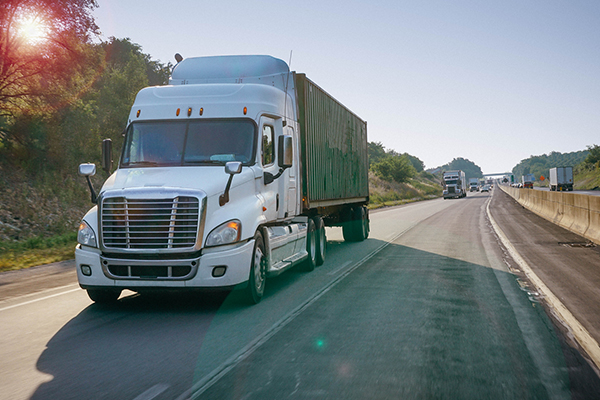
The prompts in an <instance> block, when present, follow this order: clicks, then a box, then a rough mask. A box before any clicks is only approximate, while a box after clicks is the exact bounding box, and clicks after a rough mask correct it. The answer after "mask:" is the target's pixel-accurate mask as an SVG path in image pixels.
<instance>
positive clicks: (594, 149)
mask: <svg viewBox="0 0 600 400" xmlns="http://www.w3.org/2000/svg"><path fill="white" fill-rule="evenodd" d="M587 149H588V151H589V154H588V155H587V157H586V158H585V160H584V163H585V164H587V166H588V167H596V168H600V146H598V145H597V144H594V145H592V146H587Z"/></svg>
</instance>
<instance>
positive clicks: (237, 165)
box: [219, 161, 242, 207]
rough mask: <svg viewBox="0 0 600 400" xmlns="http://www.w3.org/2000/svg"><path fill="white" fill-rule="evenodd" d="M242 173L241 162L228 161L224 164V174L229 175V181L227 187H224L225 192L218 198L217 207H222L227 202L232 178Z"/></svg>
mask: <svg viewBox="0 0 600 400" xmlns="http://www.w3.org/2000/svg"><path fill="white" fill-rule="evenodd" d="M241 172H242V162H241V161H229V162H227V163H225V173H226V174H229V180H228V181H227V185H226V186H225V191H224V192H223V194H222V195H220V196H219V205H220V206H221V207H223V206H224V205H225V204H227V203H228V202H229V189H230V188H231V181H232V180H233V176H234V175H236V174H239V173H241Z"/></svg>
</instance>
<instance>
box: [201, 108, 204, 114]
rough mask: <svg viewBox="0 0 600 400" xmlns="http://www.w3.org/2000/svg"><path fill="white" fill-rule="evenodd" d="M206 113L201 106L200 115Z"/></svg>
mask: <svg viewBox="0 0 600 400" xmlns="http://www.w3.org/2000/svg"><path fill="white" fill-rule="evenodd" d="M202 114H204V108H202V107H200V115H202Z"/></svg>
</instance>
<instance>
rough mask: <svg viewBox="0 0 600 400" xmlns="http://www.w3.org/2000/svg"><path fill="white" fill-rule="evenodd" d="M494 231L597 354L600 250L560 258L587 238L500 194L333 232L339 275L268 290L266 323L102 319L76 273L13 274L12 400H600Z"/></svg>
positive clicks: (138, 310)
mask: <svg viewBox="0 0 600 400" xmlns="http://www.w3.org/2000/svg"><path fill="white" fill-rule="evenodd" d="M488 206H489V207H488ZM488 209H489V213H488ZM489 215H491V216H492V219H493V220H494V222H495V223H497V226H498V228H499V229H501V230H502V231H503V236H504V237H505V239H506V240H508V241H511V242H512V243H513V245H514V248H515V249H516V251H518V252H519V254H521V255H522V256H523V259H524V261H525V262H526V263H527V264H528V265H529V266H530V267H531V269H532V270H533V271H535V273H536V274H537V276H539V277H540V278H541V279H542V280H543V281H544V282H545V283H546V284H547V285H548V287H549V289H550V290H552V291H553V292H554V293H555V294H556V295H557V297H558V298H559V299H560V300H561V301H562V302H563V304H564V305H565V306H566V307H567V308H568V309H569V310H571V312H572V314H573V317H574V319H575V320H576V321H578V322H580V323H581V324H582V326H584V327H585V329H586V330H587V331H588V332H589V333H590V334H591V335H592V337H593V338H595V340H596V341H599V340H600V326H599V324H600V310H599V308H598V307H599V306H598V305H599V304H600V293H599V292H598V290H597V288H598V287H600V276H599V272H598V271H600V251H599V250H598V248H597V247H596V248H593V247H591V248H573V247H568V246H563V245H559V242H560V243H575V242H576V241H577V240H578V238H577V237H574V236H575V235H573V234H571V233H569V232H566V231H564V230H562V229H561V228H558V227H555V226H553V225H552V224H549V223H545V222H544V221H543V220H541V219H540V218H538V217H537V216H535V215H533V214H531V213H528V212H527V211H526V210H523V209H522V207H520V206H519V205H518V204H516V203H515V202H514V201H513V200H512V199H510V198H509V197H508V196H506V195H505V194H504V193H502V192H501V191H499V190H496V189H495V190H494V191H493V192H492V193H470V194H469V196H468V197H467V198H465V199H456V200H445V201H444V200H441V199H436V200H431V201H424V202H419V203H413V204H408V205H405V206H400V207H394V208H389V209H382V210H376V211H372V212H371V235H370V237H369V239H368V240H366V241H364V242H361V243H345V242H343V240H342V238H341V231H340V230H339V229H338V228H328V229H327V234H328V239H329V248H328V254H327V260H326V262H325V264H324V265H322V266H321V267H318V268H317V269H315V270H314V271H312V272H302V271H300V270H292V271H289V272H288V273H286V274H283V275H281V276H279V277H277V278H273V279H271V280H269V281H267V289H266V294H265V298H264V299H263V301H262V302H261V303H260V304H258V305H255V306H247V305H245V304H243V303H242V301H241V299H240V296H239V294H238V293H237V292H233V293H230V294H227V293H224V294H219V293H206V294H187V295H181V294H163V295H144V296H140V295H136V294H134V293H132V292H127V293H124V294H123V295H122V297H121V299H120V300H119V302H118V304H117V305H115V306H99V305H94V304H92V302H91V301H90V300H89V299H88V297H87V295H86V293H85V292H84V291H83V290H80V289H79V288H78V286H77V283H76V278H75V275H74V273H73V265H72V263H69V262H67V263H62V264H60V265H55V266H51V267H39V268H35V269H32V270H30V271H19V272H14V273H13V272H11V273H8V274H0V337H2V341H0V399H7V400H8V399H10V400H19V399H81V398H89V399H131V400H134V399H135V400H149V399H190V398H200V399H283V398H290V399H366V398H367V399H391V398H398V399H399V398H402V399H429V398H440V399H455V398H460V399H483V398H489V399H516V398H519V399H522V398H536V399H538V398H539V399H571V398H575V399H593V398H598V393H600V379H599V378H598V374H597V370H595V369H594V367H593V363H594V359H593V357H591V358H590V359H587V360H586V358H588V357H589V356H588V355H586V354H585V352H583V350H582V348H580V347H579V345H578V343H577V340H576V339H574V338H573V334H572V332H570V331H569V328H568V323H567V325H566V326H565V325H563V324H562V323H561V322H559V321H557V317H556V315H555V314H554V313H553V312H552V307H553V305H548V304H547V302H546V299H545V298H544V297H542V296H540V295H539V293H537V292H536V289H535V288H534V287H533V285H532V284H531V282H529V280H528V278H527V277H526V276H525V275H524V274H523V270H522V268H521V267H520V264H519V263H518V262H516V261H515V260H514V259H513V257H511V255H510V252H509V251H507V248H506V247H505V246H504V245H503V244H502V241H501V238H500V237H499V236H498V235H497V233H496V230H495V229H494V226H493V225H492V223H491V221H490V218H489ZM549 260H555V261H554V262H550V261H549Z"/></svg>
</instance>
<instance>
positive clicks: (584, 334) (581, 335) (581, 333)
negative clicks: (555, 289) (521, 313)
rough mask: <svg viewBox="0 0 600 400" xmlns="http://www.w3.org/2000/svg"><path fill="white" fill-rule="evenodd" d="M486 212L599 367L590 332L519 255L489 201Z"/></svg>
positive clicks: (598, 352)
mask: <svg viewBox="0 0 600 400" xmlns="http://www.w3.org/2000/svg"><path fill="white" fill-rule="evenodd" d="M487 214H488V217H489V218H490V222H491V223H492V227H493V228H494V230H495V231H496V233H497V234H498V237H499V238H500V240H501V241H502V244H503V245H504V247H506V250H507V251H508V253H509V254H510V256H511V257H512V258H513V260H515V262H516V263H517V264H519V266H520V267H521V269H522V270H523V272H525V275H527V277H528V278H529V280H531V282H532V283H533V284H534V286H535V287H536V288H537V291H538V292H540V293H541V294H542V295H543V296H544V297H545V298H546V300H547V301H548V304H549V305H550V307H551V308H552V310H553V311H554V313H555V314H556V315H557V316H558V317H559V318H560V319H561V320H562V321H563V323H564V324H565V325H566V326H567V328H569V330H570V331H571V333H572V334H573V336H574V337H575V339H576V340H577V342H578V343H579V344H580V345H581V347H583V349H584V350H585V351H586V352H587V354H588V356H589V357H590V358H591V360H592V361H593V363H594V364H596V367H598V368H600V346H599V345H598V342H597V341H596V340H595V339H594V338H593V337H592V335H590V333H589V332H588V331H587V329H585V327H584V326H583V325H581V323H580V322H579V321H578V320H577V319H576V318H575V316H573V314H571V312H570V311H569V310H568V309H567V307H565V305H564V304H563V303H562V302H561V301H560V300H559V299H558V297H556V296H555V295H554V293H552V292H551V291H550V289H549V288H548V286H546V284H544V282H543V281H542V280H541V279H540V278H539V277H538V276H537V275H536V274H535V272H533V270H532V269H531V267H530V266H529V264H527V262H526V261H525V260H524V259H523V258H522V257H521V255H520V254H519V252H518V251H517V249H515V248H514V246H513V245H512V243H511V242H510V241H509V240H508V238H507V237H506V235H505V234H504V232H502V229H500V226H498V224H497V223H496V221H495V220H494V218H492V214H491V213H490V203H489V202H488V205H487Z"/></svg>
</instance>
